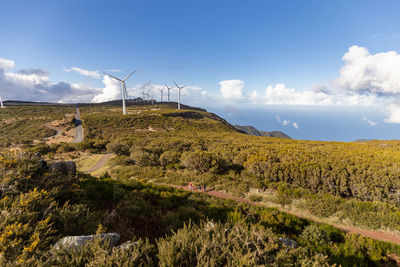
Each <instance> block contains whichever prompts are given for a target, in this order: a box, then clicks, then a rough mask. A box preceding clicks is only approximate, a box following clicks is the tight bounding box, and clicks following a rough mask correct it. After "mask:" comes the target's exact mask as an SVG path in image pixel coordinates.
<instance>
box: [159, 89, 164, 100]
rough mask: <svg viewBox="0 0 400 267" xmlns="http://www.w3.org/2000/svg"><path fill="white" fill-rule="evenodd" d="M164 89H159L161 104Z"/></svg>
mask: <svg viewBox="0 0 400 267" xmlns="http://www.w3.org/2000/svg"><path fill="white" fill-rule="evenodd" d="M164 89H165V88H162V89H160V94H161V102H163V98H162V97H163V94H164Z"/></svg>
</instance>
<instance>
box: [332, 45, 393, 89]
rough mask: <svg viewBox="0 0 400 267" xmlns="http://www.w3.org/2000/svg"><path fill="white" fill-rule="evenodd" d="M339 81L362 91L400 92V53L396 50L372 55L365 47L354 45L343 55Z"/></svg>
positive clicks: (343, 84)
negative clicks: (343, 63)
mask: <svg viewBox="0 0 400 267" xmlns="http://www.w3.org/2000/svg"><path fill="white" fill-rule="evenodd" d="M343 61H344V62H345V65H344V66H343V67H342V68H341V69H340V77H339V78H338V79H337V80H336V81H337V83H338V84H339V85H340V86H341V87H342V88H344V89H347V90H352V91H355V92H360V93H365V92H369V93H378V94H400V55H399V54H397V53H396V52H394V51H389V52H384V53H377V54H374V55H371V54H370V53H369V52H368V50H367V49H366V48H365V47H360V46H356V45H354V46H352V47H350V48H349V50H348V51H347V53H345V54H344V56H343Z"/></svg>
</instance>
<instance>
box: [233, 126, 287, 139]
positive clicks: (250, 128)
mask: <svg viewBox="0 0 400 267" xmlns="http://www.w3.org/2000/svg"><path fill="white" fill-rule="evenodd" d="M233 126H234V127H235V128H236V129H238V130H239V131H241V132H243V133H245V134H248V135H255V136H269V137H280V138H287V139H292V138H291V137H290V136H288V135H287V134H285V133H283V132H281V131H272V132H263V131H259V130H257V129H256V128H254V127H253V126H240V125H233Z"/></svg>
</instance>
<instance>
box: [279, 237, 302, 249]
mask: <svg viewBox="0 0 400 267" xmlns="http://www.w3.org/2000/svg"><path fill="white" fill-rule="evenodd" d="M279 243H281V244H282V245H284V246H287V247H289V248H297V246H298V244H297V242H296V241H294V240H292V239H290V238H284V237H279Z"/></svg>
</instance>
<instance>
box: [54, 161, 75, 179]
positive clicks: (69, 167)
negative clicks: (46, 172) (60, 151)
mask: <svg viewBox="0 0 400 267" xmlns="http://www.w3.org/2000/svg"><path fill="white" fill-rule="evenodd" d="M49 169H50V171H51V172H52V173H64V174H70V175H73V176H74V175H75V174H76V165H75V162H73V161H59V162H56V163H53V164H51V165H50V166H49Z"/></svg>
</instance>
